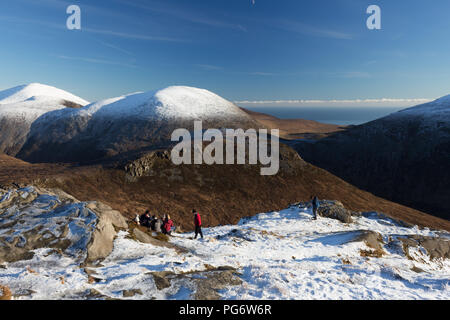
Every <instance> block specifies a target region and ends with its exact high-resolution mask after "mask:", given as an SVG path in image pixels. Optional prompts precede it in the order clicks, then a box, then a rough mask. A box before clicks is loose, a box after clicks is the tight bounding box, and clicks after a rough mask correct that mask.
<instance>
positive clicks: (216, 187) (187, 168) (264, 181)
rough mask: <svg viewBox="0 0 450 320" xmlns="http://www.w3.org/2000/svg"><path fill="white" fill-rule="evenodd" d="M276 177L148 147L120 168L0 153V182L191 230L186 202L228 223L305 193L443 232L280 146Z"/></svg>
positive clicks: (207, 217)
mask: <svg viewBox="0 0 450 320" xmlns="http://www.w3.org/2000/svg"><path fill="white" fill-rule="evenodd" d="M281 155H282V160H281V169H280V172H279V174H278V175H276V176H261V175H260V172H259V167H258V166H249V165H243V166H237V165H235V166H226V165H213V166H207V165H181V166H175V165H173V164H172V162H171V161H170V160H169V159H168V157H167V152H164V151H162V152H157V153H150V154H148V155H146V156H144V157H142V158H141V159H138V160H136V161H134V162H133V163H132V164H131V165H129V166H127V168H126V169H125V168H120V167H119V168H106V167H104V166H102V165H97V166H83V167H69V166H62V165H57V164H54V165H48V164H33V165H31V164H28V163H26V162H23V161H21V160H17V159H14V158H11V157H7V156H4V155H0V185H3V187H7V186H8V185H10V184H11V183H16V184H19V185H27V184H34V185H37V186H42V187H47V188H59V189H62V190H63V191H65V192H67V193H69V194H71V195H73V196H74V197H76V198H77V199H79V200H81V201H90V200H98V201H102V202H104V203H106V204H108V205H110V206H111V207H113V208H114V209H116V210H119V211H120V212H122V213H123V214H124V215H125V216H126V217H128V218H130V219H131V218H133V217H134V216H135V214H141V213H142V212H143V211H144V210H146V209H150V210H151V211H152V212H153V213H156V214H158V215H162V214H164V213H168V214H170V215H171V216H172V218H173V219H174V220H175V222H176V224H177V225H179V226H181V228H182V229H184V230H191V229H192V215H191V213H190V212H191V210H192V209H193V208H196V209H198V210H199V211H200V212H201V213H202V216H203V220H204V223H205V226H217V225H221V224H222V225H223V224H235V223H237V222H238V221H239V220H240V219H241V218H242V217H245V216H251V215H254V214H257V213H260V212H268V211H273V210H281V209H284V208H286V207H287V206H288V205H289V204H292V203H295V202H298V201H306V200H308V199H309V197H310V196H311V195H313V194H316V195H318V197H319V198H321V199H331V200H339V201H341V202H342V203H343V204H344V205H345V206H346V207H347V208H349V209H350V210H353V211H360V212H366V211H377V212H382V213H385V214H387V215H389V216H391V217H393V218H395V219H399V220H403V221H405V222H408V223H411V224H417V225H419V226H426V227H430V228H435V229H444V230H447V231H450V222H449V221H446V220H442V219H439V218H436V217H433V216H430V215H428V214H425V213H423V212H420V211H417V210H414V209H411V208H408V207H405V206H402V205H399V204H396V203H393V202H390V201H387V200H384V199H381V198H379V197H376V196H374V195H372V194H370V193H368V192H365V191H362V190H359V189H357V188H356V187H353V186H352V185H350V184H348V183H346V182H345V181H343V180H341V179H339V178H337V177H336V176H334V175H332V174H330V173H328V172H327V171H325V170H323V169H320V168H317V167H315V166H313V165H311V164H309V163H306V162H304V161H303V160H302V159H301V158H300V157H299V156H298V154H297V153H296V152H295V151H294V150H292V149H291V148H288V147H286V146H282V148H281Z"/></svg>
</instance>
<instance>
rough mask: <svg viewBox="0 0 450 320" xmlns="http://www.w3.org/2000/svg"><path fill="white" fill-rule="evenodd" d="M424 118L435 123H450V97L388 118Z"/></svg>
mask: <svg viewBox="0 0 450 320" xmlns="http://www.w3.org/2000/svg"><path fill="white" fill-rule="evenodd" d="M408 116H409V117H423V118H424V119H430V120H434V121H447V122H449V121H450V95H448V96H445V97H442V98H439V99H437V100H434V101H431V102H428V103H425V104H421V105H418V106H415V107H412V108H408V109H404V110H401V111H399V112H396V113H393V114H391V115H389V116H387V117H386V118H385V119H389V118H391V117H392V118H394V119H395V118H399V117H408Z"/></svg>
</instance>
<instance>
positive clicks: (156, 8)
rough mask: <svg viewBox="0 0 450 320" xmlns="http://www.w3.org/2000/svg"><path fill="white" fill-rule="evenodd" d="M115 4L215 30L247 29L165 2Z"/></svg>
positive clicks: (220, 18) (120, 1)
mask: <svg viewBox="0 0 450 320" xmlns="http://www.w3.org/2000/svg"><path fill="white" fill-rule="evenodd" d="M116 2H118V3H120V4H124V5H128V6H131V7H134V8H138V9H142V10H146V11H151V12H156V13H161V14H165V15H168V16H171V17H173V18H176V19H179V20H184V21H187V22H191V23H195V24H201V25H206V26H209V27H216V28H226V29H235V30H239V31H243V32H247V28H246V27H245V26H244V25H242V24H240V23H233V22H229V21H227V20H225V19H223V18H222V17H219V16H216V17H211V16H209V15H205V14H202V13H200V12H194V11H192V10H190V9H187V8H184V9H183V10H180V9H179V8H177V7H174V6H170V5H168V4H167V2H164V3H162V2H160V3H156V2H152V3H143V2H135V1H123V0H116Z"/></svg>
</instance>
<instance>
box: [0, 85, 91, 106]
mask: <svg viewBox="0 0 450 320" xmlns="http://www.w3.org/2000/svg"><path fill="white" fill-rule="evenodd" d="M33 100H35V101H44V100H67V101H70V102H74V103H77V104H80V105H83V106H84V105H87V104H88V103H89V102H88V101H86V100H84V99H82V98H80V97H77V96H75V95H73V94H71V93H69V92H67V91H64V90H61V89H58V88H55V87H52V86H48V85H45V84H40V83H30V84H27V85H20V86H17V87H14V88H10V89H6V90H3V91H0V104H3V105H4V104H17V103H20V102H25V101H33Z"/></svg>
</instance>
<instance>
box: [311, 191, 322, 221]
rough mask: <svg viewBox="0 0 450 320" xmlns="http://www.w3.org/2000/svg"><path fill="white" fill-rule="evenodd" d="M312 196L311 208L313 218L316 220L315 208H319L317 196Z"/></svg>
mask: <svg viewBox="0 0 450 320" xmlns="http://www.w3.org/2000/svg"><path fill="white" fill-rule="evenodd" d="M311 198H312V201H311V203H312V209H313V214H314V217H313V220H317V209H319V206H320V203H319V199H317V196H314V197H311Z"/></svg>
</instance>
